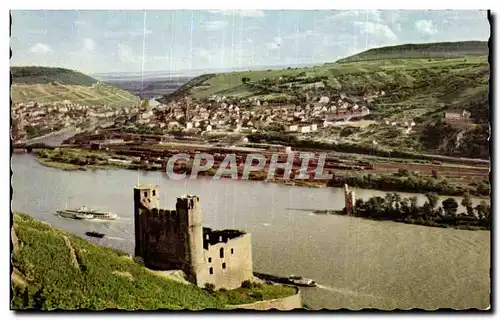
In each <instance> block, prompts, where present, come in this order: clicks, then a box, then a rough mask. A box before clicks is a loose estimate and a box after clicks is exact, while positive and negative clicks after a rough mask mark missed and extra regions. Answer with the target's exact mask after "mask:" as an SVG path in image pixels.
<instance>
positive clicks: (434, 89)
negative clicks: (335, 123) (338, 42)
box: [163, 41, 490, 157]
mask: <svg viewBox="0 0 500 320" xmlns="http://www.w3.org/2000/svg"><path fill="white" fill-rule="evenodd" d="M487 49H488V48H487V43H486V42H472V41H470V42H460V43H434V44H418V45H403V46H396V47H386V48H378V49H373V50H368V51H367V52H365V53H361V54H359V55H356V56H353V57H350V58H346V59H344V60H341V63H329V64H324V65H319V66H314V67H304V68H286V69H282V70H270V69H269V70H263V71H242V72H232V73H221V74H209V75H203V76H200V77H197V78H194V79H192V80H191V81H190V82H189V83H187V84H186V85H184V86H182V87H181V88H180V89H178V90H177V91H176V92H174V93H173V94H172V95H167V96H165V97H164V99H163V101H164V102H168V101H169V100H171V99H173V98H178V97H180V96H184V95H189V96H191V97H192V98H194V99H197V100H201V101H203V100H206V99H207V98H209V97H211V96H212V95H217V96H225V97H226V98H228V99H230V100H232V101H236V102H238V101H241V100H242V99H248V98H254V99H259V100H260V101H261V102H264V101H267V102H268V103H270V107H272V106H273V105H278V104H284V103H288V104H296V105H302V106H304V105H306V104H314V103H318V101H319V99H320V97H322V96H326V97H332V98H333V99H338V98H337V97H339V96H341V95H344V96H346V97H348V100H349V101H351V103H358V104H360V105H364V106H367V107H368V108H369V110H370V113H371V114H370V116H369V118H370V120H374V121H375V122H376V123H375V124H372V125H370V126H369V127H368V128H365V129H360V130H358V131H359V132H357V133H355V134H352V135H351V134H349V135H347V136H345V135H344V136H340V137H339V136H336V135H331V134H330V133H328V132H327V133H324V135H323V132H322V133H318V134H317V135H319V136H318V137H314V134H312V135H309V136H310V137H312V138H314V139H320V140H321V139H323V140H325V139H327V140H329V141H332V139H339V140H340V141H343V142H352V143H358V144H364V145H371V144H372V142H373V141H376V143H377V144H378V146H379V147H387V148H389V149H401V150H407V151H412V152H425V153H439V154H445V155H453V156H464V157H469V156H472V157H474V154H476V151H477V148H469V147H470V146H471V145H474V144H476V145H481V149H482V150H483V151H482V152H481V157H488V152H487V151H488V148H487V146H488V142H487V135H488V132H487V129H486V130H485V128H486V127H487V125H486V124H487V122H488V120H489V106H488V101H489V100H488V95H489V77H490V66H489V63H488V56H487V54H488V50H487ZM431 53H433V54H435V55H438V56H439V57H438V58H430V57H425V58H422V56H423V55H424V56H425V55H428V54H431ZM418 55H420V56H418ZM362 59H364V60H362ZM353 60H356V61H353ZM381 92H383V93H384V94H383V95H381V94H379V93H381ZM335 101H336V100H335ZM460 108H462V109H466V110H469V111H471V113H472V117H473V118H474V122H475V123H476V124H480V125H482V127H480V128H477V127H474V126H473V125H471V126H468V127H467V128H460V127H456V126H453V125H450V126H448V127H446V128H444V129H443V130H444V131H443V130H438V131H439V132H444V133H445V135H439V136H433V137H432V138H431V136H432V135H431V136H429V134H430V133H432V132H434V133H435V132H436V131H435V130H433V129H432V128H433V127H438V128H441V127H443V126H442V125H441V123H442V121H441V120H442V118H443V112H444V111H445V110H448V109H460ZM405 119H414V120H415V122H416V123H417V126H416V129H415V130H414V131H413V132H412V133H411V134H401V132H400V130H396V129H395V128H391V127H387V126H385V125H384V123H385V121H384V120H388V121H391V122H392V121H399V122H403V121H405ZM450 128H452V130H451V131H450V130H448V129H450ZM427 129H430V130H427ZM327 134H330V135H329V136H326V135H327ZM471 137H474V138H471ZM479 138H480V140H477V139H479ZM428 139H432V140H434V141H435V143H427V142H426V140H428ZM461 141H464V142H465V143H461Z"/></svg>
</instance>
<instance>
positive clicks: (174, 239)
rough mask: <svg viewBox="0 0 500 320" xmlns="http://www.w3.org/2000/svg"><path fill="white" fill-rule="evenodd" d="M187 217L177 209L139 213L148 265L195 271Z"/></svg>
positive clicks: (143, 254) (158, 267)
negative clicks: (191, 260) (190, 248)
mask: <svg viewBox="0 0 500 320" xmlns="http://www.w3.org/2000/svg"><path fill="white" fill-rule="evenodd" d="M185 218H186V216H183V215H179V214H178V212H177V211H176V210H163V209H160V210H158V209H153V210H143V211H142V212H141V214H140V215H139V220H140V225H141V233H142V234H141V239H142V243H141V244H142V257H143V259H144V263H145V265H146V266H147V267H149V268H151V269H158V270H172V269H176V270H183V271H184V272H185V273H186V274H188V275H189V274H191V268H190V256H189V243H188V233H187V221H186V219H185Z"/></svg>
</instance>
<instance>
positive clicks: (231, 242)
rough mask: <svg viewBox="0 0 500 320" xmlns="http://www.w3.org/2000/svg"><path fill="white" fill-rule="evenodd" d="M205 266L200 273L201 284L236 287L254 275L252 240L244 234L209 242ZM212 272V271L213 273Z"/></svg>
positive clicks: (205, 254) (205, 255) (228, 287)
mask: <svg viewBox="0 0 500 320" xmlns="http://www.w3.org/2000/svg"><path fill="white" fill-rule="evenodd" d="M204 260H205V267H204V269H203V270H202V272H201V273H200V275H199V285H202V286H203V285H204V284H205V283H212V284H214V285H215V287H216V288H226V289H234V288H238V287H240V286H241V283H242V282H243V281H245V280H251V279H252V277H253V266H252V240H251V236H250V234H248V233H247V234H242V235H241V236H239V237H237V238H233V239H228V240H227V242H219V243H216V244H213V245H210V244H208V246H206V249H205V250H204ZM211 272H212V273H211Z"/></svg>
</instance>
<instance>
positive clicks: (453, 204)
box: [442, 198, 458, 217]
mask: <svg viewBox="0 0 500 320" xmlns="http://www.w3.org/2000/svg"><path fill="white" fill-rule="evenodd" d="M442 205H443V210H444V212H445V214H446V215H447V216H452V217H456V215H457V210H458V203H457V201H456V200H455V199H453V198H448V199H446V200H443V202H442Z"/></svg>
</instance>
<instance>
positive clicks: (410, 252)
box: [12, 154, 490, 309]
mask: <svg viewBox="0 0 500 320" xmlns="http://www.w3.org/2000/svg"><path fill="white" fill-rule="evenodd" d="M12 170H13V177H12V186H13V199H12V208H13V210H14V211H20V212H26V213H29V214H31V215H33V216H34V217H36V218H39V219H41V220H43V221H46V222H48V223H50V224H52V225H53V226H54V227H57V228H63V229H66V230H68V231H70V232H73V233H75V234H77V235H83V234H84V233H85V232H86V231H89V230H96V231H99V232H102V233H105V234H106V235H107V236H109V238H108V239H106V238H104V239H95V240H93V241H95V242H97V243H99V244H102V245H108V246H113V247H116V248H118V249H122V250H125V251H128V252H130V253H132V252H133V248H134V240H133V191H132V187H133V185H134V184H135V183H137V182H138V181H139V182H141V183H155V184H158V185H160V192H161V194H162V197H161V206H162V207H168V208H173V207H174V206H175V199H176V197H179V196H182V195H184V194H186V193H189V194H195V195H199V196H200V202H201V206H202V212H203V219H204V224H205V225H206V226H208V227H212V228H237V229H243V230H246V231H248V232H250V233H251V234H252V245H253V263H254V271H256V272H262V273H270V274H277V275H289V274H298V275H302V276H304V277H307V278H312V279H315V280H316V281H317V282H318V283H319V284H320V286H319V287H318V288H304V289H303V290H302V297H303V298H302V299H303V302H304V303H306V304H307V305H308V306H309V307H311V308H314V309H319V308H327V309H338V308H349V309H360V308H381V309H394V308H399V309H409V308H422V309H435V308H456V309H464V308H486V307H488V306H489V304H490V299H489V294H490V270H489V269H490V232H488V231H465V230H455V229H441V228H432V227H425V226H416V225H408V224H403V223H396V222H390V221H382V222H381V221H371V220H365V219H360V218H355V217H346V216H335V215H329V216H324V215H313V214H312V213H311V211H312V210H315V209H341V208H342V207H343V204H344V201H343V192H342V190H341V189H332V188H323V189H314V188H301V187H293V186H285V185H278V184H271V183H269V184H268V183H264V182H251V181H232V180H212V179H208V178H207V179H197V180H184V181H173V180H169V179H167V178H166V177H165V176H163V175H162V173H160V172H142V173H138V172H136V171H129V170H97V171H62V170H59V169H54V168H47V167H43V166H41V165H40V164H39V163H38V162H37V161H36V160H35V159H34V157H33V156H32V155H29V154H21V155H17V154H16V155H13V157H12ZM374 195H381V196H384V195H385V193H384V192H379V191H374V190H359V189H358V190H356V197H358V198H364V199H367V198H369V197H372V196H374ZM402 195H403V196H408V194H402ZM418 199H419V202H420V203H423V202H424V201H425V197H424V196H422V195H420V196H419V197H418ZM474 201H475V203H477V202H478V200H477V199H475V200H474ZM82 205H87V206H91V207H95V208H99V209H103V210H109V211H112V212H115V213H118V214H119V215H120V217H121V218H120V219H119V220H116V221H112V222H91V221H76V220H68V219H64V218H60V217H58V216H55V215H54V213H55V212H56V210H58V209H61V208H64V207H65V206H68V207H79V206H82Z"/></svg>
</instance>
